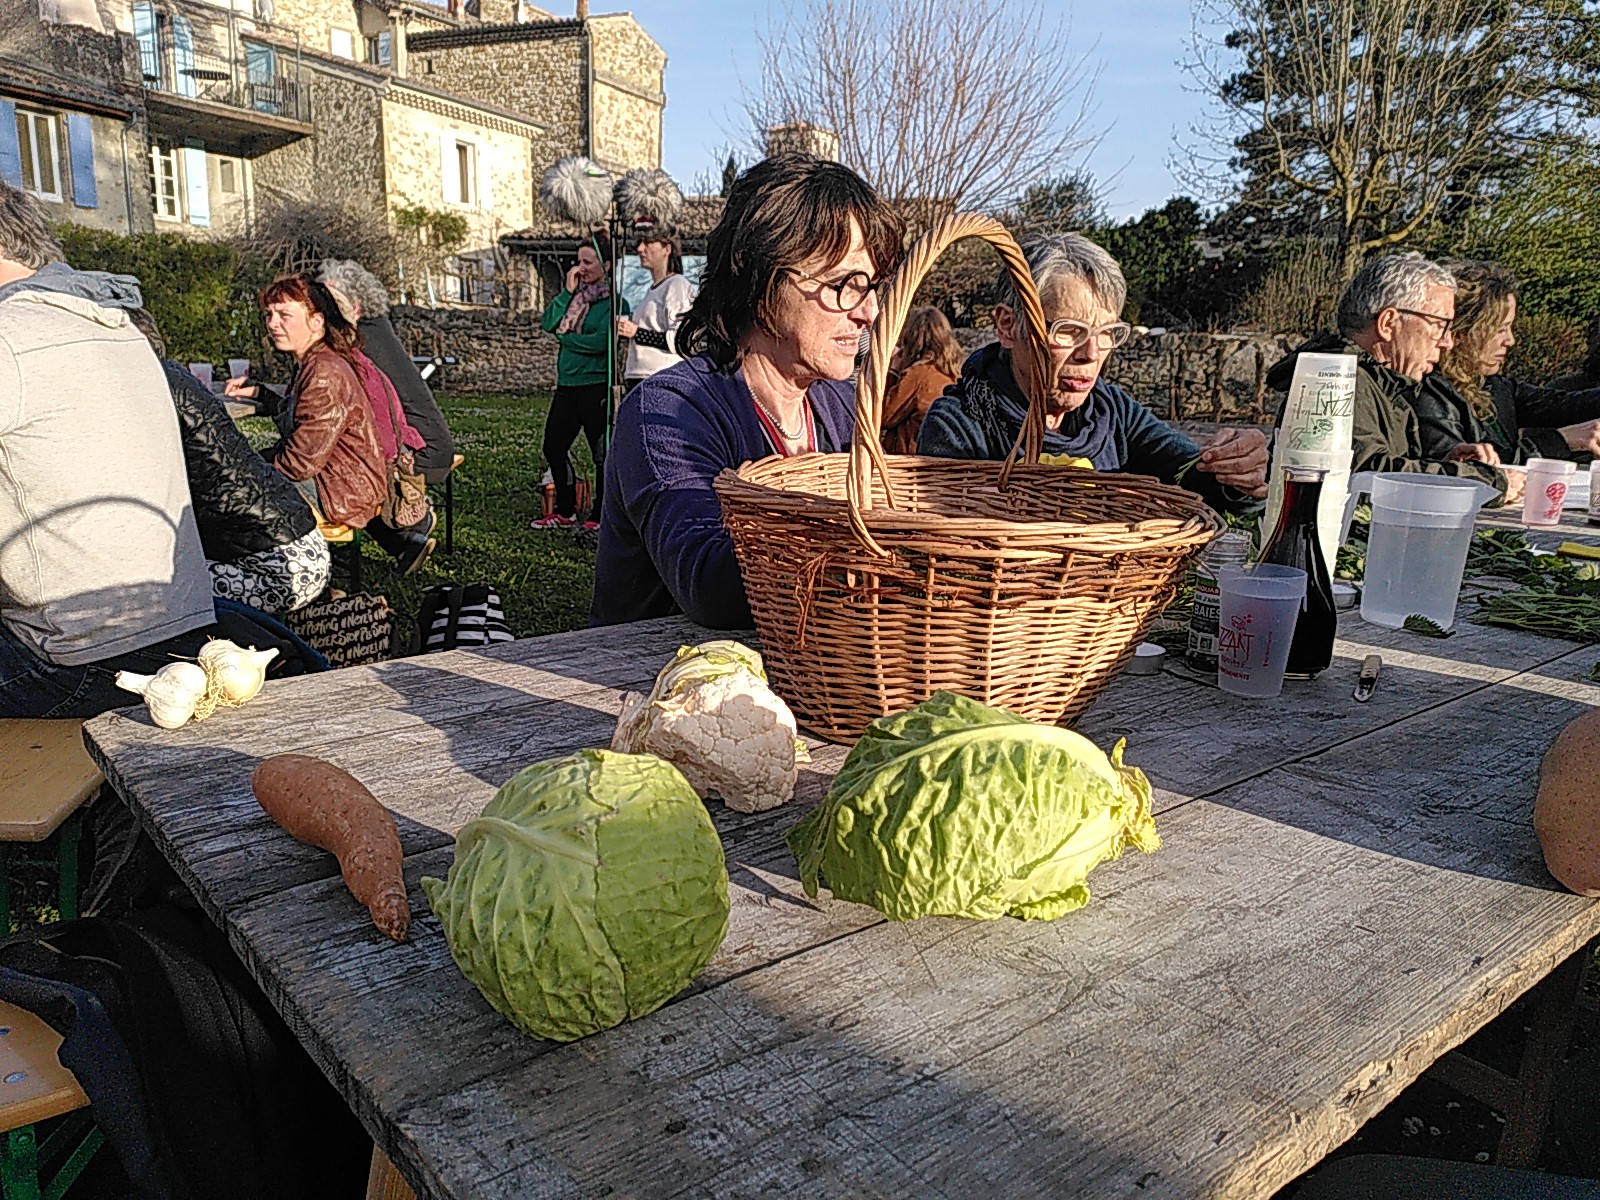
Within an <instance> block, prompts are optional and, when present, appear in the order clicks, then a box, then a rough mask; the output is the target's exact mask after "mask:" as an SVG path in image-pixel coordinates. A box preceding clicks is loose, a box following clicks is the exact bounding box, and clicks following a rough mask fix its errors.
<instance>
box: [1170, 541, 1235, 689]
mask: <svg viewBox="0 0 1600 1200" xmlns="http://www.w3.org/2000/svg"><path fill="white" fill-rule="evenodd" d="M1251 549H1252V546H1251V542H1250V535H1249V534H1248V533H1244V532H1241V531H1238V530H1229V531H1228V532H1227V533H1225V534H1223V535H1222V536H1221V537H1219V538H1218V539H1217V540H1216V541H1214V542H1212V543H1211V545H1209V546H1207V547H1206V549H1205V552H1204V553H1203V554H1201V555H1200V557H1199V558H1198V559H1196V560H1195V564H1194V607H1193V609H1192V610H1191V612H1190V615H1189V643H1188V646H1187V648H1186V650H1185V652H1184V656H1183V658H1184V662H1186V663H1188V664H1189V666H1191V667H1193V668H1194V669H1195V670H1196V671H1215V670H1216V669H1217V620H1218V617H1219V616H1220V615H1221V594H1220V592H1219V591H1218V588H1217V569H1218V568H1219V567H1242V566H1244V565H1245V564H1246V563H1248V562H1249V561H1250V551H1251Z"/></svg>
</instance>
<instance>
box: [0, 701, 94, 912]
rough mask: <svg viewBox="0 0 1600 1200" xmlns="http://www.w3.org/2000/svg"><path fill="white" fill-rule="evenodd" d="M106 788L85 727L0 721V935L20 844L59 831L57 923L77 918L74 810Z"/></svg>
mask: <svg viewBox="0 0 1600 1200" xmlns="http://www.w3.org/2000/svg"><path fill="white" fill-rule="evenodd" d="M104 782H105V777H104V776H102V775H101V774H100V769H99V768H98V767H96V766H95V765H94V760H93V759H91V758H90V757H89V752H88V751H87V750H85V749H84V745H83V721H82V720H76V719H69V720H56V721H50V720H17V719H8V720H0V933H9V932H10V931H11V864H12V862H14V861H18V860H20V859H21V858H22V856H21V855H20V854H19V853H18V851H17V849H16V847H17V846H18V845H19V844H26V843H35V844H37V843H39V842H43V841H46V840H47V839H49V838H50V837H51V835H53V834H54V833H56V831H57V830H60V832H61V837H60V838H59V839H58V841H57V844H56V857H55V861H56V864H57V866H58V869H59V872H60V874H59V882H58V888H57V901H58V905H57V906H58V908H59V909H60V912H61V919H62V920H64V921H67V920H71V919H72V918H74V917H76V916H77V915H78V838H79V834H80V832H81V828H80V826H81V822H80V821H79V820H78V819H77V815H78V810H79V809H80V808H81V807H82V806H83V803H84V801H86V800H88V799H89V797H91V796H93V795H94V794H95V792H96V791H98V790H99V788H100V785H101V784H102V783H104Z"/></svg>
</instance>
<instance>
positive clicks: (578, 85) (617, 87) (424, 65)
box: [406, 13, 667, 174]
mask: <svg viewBox="0 0 1600 1200" xmlns="http://www.w3.org/2000/svg"><path fill="white" fill-rule="evenodd" d="M591 47H592V51H593V56H594V62H593V77H594V90H593V95H592V97H591V96H590V95H589V77H590V69H589V68H590V64H589V55H590V52H591ZM406 59H407V63H408V68H407V69H408V71H409V75H410V77H411V78H413V79H415V80H417V81H418V82H419V83H423V84H427V85H428V86H431V87H436V88H440V89H443V90H445V91H449V92H453V93H455V94H456V95H459V96H464V97H468V98H470V99H472V100H475V101H478V102H479V103H482V104H492V105H495V106H497V107H501V108H508V109H511V110H512V111H514V112H518V113H527V114H530V115H532V116H534V117H536V118H537V120H538V121H539V123H540V124H542V125H543V126H544V127H545V133H544V137H543V140H542V141H541V142H540V143H538V144H537V145H536V146H535V147H534V161H535V162H536V163H538V164H540V172H541V174H542V171H543V168H544V167H547V166H548V165H549V164H550V163H552V162H554V161H555V160H556V159H558V158H560V157H562V156H563V155H568V154H589V155H591V156H592V157H593V158H594V159H595V160H596V161H598V162H599V163H600V164H601V165H602V166H603V167H605V168H606V169H607V170H610V171H613V172H621V171H626V170H629V169H630V168H633V167H659V166H660V165H661V115H662V112H663V110H664V109H665V107H666V94H665V92H664V91H663V84H664V79H665V71H666V61H667V60H666V54H665V53H664V52H663V51H662V49H661V47H660V46H658V45H657V44H656V43H655V42H654V41H653V40H652V39H651V38H650V36H649V35H648V34H646V33H645V32H644V30H643V29H641V28H640V27H639V25H638V23H637V22H636V21H634V19H633V18H632V17H631V16H629V15H628V14H626V13H618V14H611V15H607V16H598V17H592V18H590V19H589V20H587V21H578V20H571V19H553V20H533V21H527V22H525V23H522V24H514V25H483V26H478V27H476V28H474V27H464V28H462V29H460V30H455V31H447V32H438V33H416V32H413V33H412V34H411V35H410V36H409V37H408V39H407V51H406ZM591 121H592V128H591Z"/></svg>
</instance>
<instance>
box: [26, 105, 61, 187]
mask: <svg viewBox="0 0 1600 1200" xmlns="http://www.w3.org/2000/svg"><path fill="white" fill-rule="evenodd" d="M17 150H18V151H19V153H20V154H21V156H22V190H23V191H25V192H29V193H31V194H33V195H35V196H38V197H39V198H40V199H41V200H60V199H62V198H63V197H62V191H61V126H60V122H58V121H57V120H56V118H55V116H54V115H53V114H51V113H41V112H29V111H28V110H27V109H25V108H19V109H17Z"/></svg>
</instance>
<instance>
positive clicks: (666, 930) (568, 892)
mask: <svg viewBox="0 0 1600 1200" xmlns="http://www.w3.org/2000/svg"><path fill="white" fill-rule="evenodd" d="M422 887H423V890H424V891H425V892H426V893H427V895H428V901H429V903H430V904H432V905H433V911H434V912H435V913H436V914H438V917H439V920H440V922H441V923H442V924H443V926H444V935H445V939H446V941H448V942H449V945H450V953H451V955H452V956H453V957H454V958H455V961H456V965H457V966H459V967H460V968H461V971H462V974H464V975H465V976H466V977H467V978H468V979H470V980H471V981H472V982H473V983H474V984H475V985H477V988H478V990H479V991H481V992H482V993H483V995H484V998H485V999H486V1000H488V1001H489V1003H490V1004H492V1005H493V1006H494V1007H495V1008H496V1009H498V1010H499V1011H500V1012H502V1013H504V1014H505V1015H506V1016H507V1017H509V1018H510V1019H511V1020H512V1021H514V1022H515V1023H516V1024H517V1025H518V1026H520V1027H521V1028H522V1029H525V1030H526V1031H527V1032H529V1033H531V1034H533V1035H534V1036H535V1037H542V1038H550V1039H552V1040H555V1041H560V1042H566V1041H571V1040H573V1039H574V1038H580V1037H583V1036H585V1035H586V1034H590V1033H595V1032H597V1031H599V1030H602V1029H609V1028H610V1027H611V1026H613V1025H616V1024H619V1023H620V1022H622V1021H624V1020H627V1019H629V1018H633V1017H641V1016H644V1015H645V1014H646V1013H649V1012H652V1011H654V1010H655V1009H657V1008H659V1007H660V1006H661V1005H663V1004H665V1003H666V1002H667V1001H668V1000H670V999H671V998H672V997H673V996H675V995H677V993H678V992H680V991H682V990H683V989H684V988H685V987H687V986H688V984H689V982H690V981H691V980H693V979H694V977H695V976H696V975H697V974H699V972H700V970H701V968H703V967H704V966H705V965H706V963H708V962H709V961H711V956H712V955H713V954H715V953H716V951H717V947H718V946H720V945H721V944H722V938H723V935H724V934H726V933H727V930H728V871H727V867H726V865H725V863H724V862H723V857H722V842H721V840H720V839H719V838H718V837H717V831H716V829H715V828H714V827H713V826H712V824H711V818H710V817H709V816H708V815H707V814H706V809H705V806H704V805H703V804H702V803H701V802H700V798H699V797H698V796H696V795H695V794H694V791H693V790H692V789H691V788H690V787H689V784H688V782H687V781H686V780H685V779H684V777H683V775H682V774H680V773H679V771H678V769H677V768H676V767H674V766H672V765H671V764H670V763H667V762H663V761H662V760H661V759H659V758H656V757H654V756H652V755H643V754H617V753H614V752H612V751H609V750H583V751H580V752H579V753H577V754H574V755H570V756H569V757H567V758H560V759H553V760H551V761H549V762H542V763H537V764H535V765H534V766H531V767H528V768H527V769H525V770H523V771H522V772H520V773H519V774H517V775H516V776H514V777H513V778H512V779H510V780H508V781H507V782H506V784H505V786H504V787H502V788H501V789H500V791H499V792H498V793H496V795H495V797H494V799H493V800H491V801H490V802H489V804H488V806H487V807H486V808H485V809H484V810H483V815H482V816H480V817H479V818H478V819H477V820H475V821H472V822H469V823H468V824H467V825H466V826H464V827H463V828H462V830H461V832H460V833H459V834H458V835H457V836H456V856H455V861H454V863H452V864H451V867H450V873H449V877H448V878H447V879H444V880H440V879H424V880H423V881H422Z"/></svg>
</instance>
